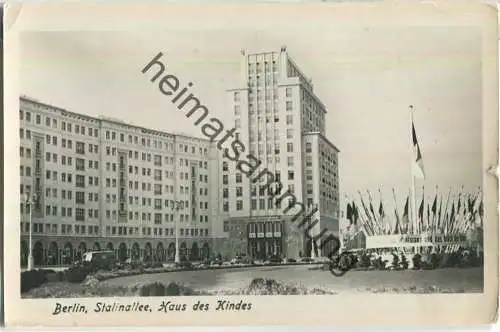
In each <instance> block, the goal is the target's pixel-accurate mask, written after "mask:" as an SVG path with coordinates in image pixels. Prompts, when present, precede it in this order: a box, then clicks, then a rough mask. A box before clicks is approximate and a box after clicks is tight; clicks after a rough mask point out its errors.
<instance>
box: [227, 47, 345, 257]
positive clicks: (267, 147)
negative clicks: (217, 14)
mask: <svg viewBox="0 0 500 332" xmlns="http://www.w3.org/2000/svg"><path fill="white" fill-rule="evenodd" d="M240 75H241V76H240V79H241V83H240V84H239V86H236V87H235V88H234V89H231V90H228V98H229V100H228V104H229V105H230V108H231V111H232V112H233V113H234V127H235V128H236V132H237V134H236V136H237V138H238V139H239V140H240V141H241V142H242V143H243V144H244V145H245V147H246V151H244V152H243V153H242V154H244V155H252V156H253V157H254V158H252V159H256V160H258V161H259V163H260V167H259V171H257V172H255V173H254V174H252V176H247V174H242V172H241V170H239V169H238V168H237V163H235V162H232V161H230V160H228V158H224V156H223V155H221V156H220V169H221V172H220V179H219V180H220V182H221V186H220V189H219V190H220V196H221V199H220V201H219V203H220V209H221V217H222V219H223V220H224V221H223V232H224V233H225V234H226V238H227V241H226V244H225V246H226V248H219V250H221V251H226V250H227V251H229V252H230V253H231V254H232V255H243V254H248V255H250V256H251V257H253V258H254V259H265V258H268V257H269V256H272V255H278V256H281V257H288V258H296V257H299V256H315V255H321V254H324V253H322V252H321V250H319V248H317V247H315V246H314V245H313V244H312V243H311V241H310V240H308V237H306V236H305V235H304V228H310V230H309V234H310V235H311V236H314V235H319V234H321V232H322V230H324V229H328V230H329V231H330V232H333V233H334V234H336V235H338V230H339V212H338V211H339V193H338V152H339V150H338V149H337V148H336V147H335V145H333V144H332V143H331V142H330V141H329V140H328V139H327V138H326V136H325V135H326V134H325V115H326V113H327V110H326V107H325V105H324V104H323V103H322V102H321V100H320V99H319V98H318V97H317V96H316V95H315V93H314V91H313V84H312V81H311V80H310V79H308V78H307V77H306V75H305V74H304V73H303V72H302V71H301V70H300V69H299V67H298V66H297V64H296V63H295V62H294V61H293V60H292V58H291V57H290V56H289V55H288V53H287V51H286V48H285V47H283V48H282V49H281V51H280V52H262V53H252V54H247V53H245V52H244V51H242V54H241V73H240ZM262 169H266V170H267V171H268V172H269V173H268V174H273V176H274V179H275V181H279V182H280V183H281V187H282V188H281V189H282V190H281V197H282V199H281V200H280V199H279V198H278V199H277V197H274V198H273V197H272V196H270V195H269V192H268V188H269V186H268V185H266V184H267V179H266V177H264V176H263V177H258V176H257V173H258V172H260V170H262ZM292 196H293V197H292ZM299 214H302V215H304V216H305V215H306V214H311V215H312V216H313V218H312V220H313V221H314V220H315V219H316V220H318V222H316V223H315V224H314V222H313V224H312V225H309V227H305V226H303V227H302V228H301V227H299V226H298V224H300V221H301V219H302V218H297V217H298V215H299ZM294 217H295V218H294ZM221 245H222V244H221ZM219 247H220V246H219Z"/></svg>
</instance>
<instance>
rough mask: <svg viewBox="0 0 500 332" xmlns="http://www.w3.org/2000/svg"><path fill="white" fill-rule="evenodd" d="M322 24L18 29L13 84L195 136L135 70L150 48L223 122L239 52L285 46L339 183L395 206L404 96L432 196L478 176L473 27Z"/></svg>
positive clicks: (406, 141)
mask: <svg viewBox="0 0 500 332" xmlns="http://www.w3.org/2000/svg"><path fill="white" fill-rule="evenodd" d="M457 29H460V28H456V27H453V28H445V27H441V28H400V29H394V28H381V27H379V28H377V27H359V28H354V27H339V26H335V25H334V24H332V25H321V27H318V26H315V25H312V24H307V23H306V22H303V23H302V24H301V23H300V22H295V23H294V24H290V25H288V26H282V28H276V29H273V30H272V31H269V30H268V31H263V30H261V31H259V30H256V29H254V28H249V27H246V26H243V27H242V28H241V29H235V28H233V29H224V30H202V29H201V28H196V27H195V28H193V29H189V30H188V29H185V30H174V29H173V28H171V29H169V30H161V31H158V32H157V33H154V34H153V33H151V32H149V33H140V32H133V33H131V32H70V33H68V32H43V33H24V34H23V35H22V38H21V47H22V48H21V50H22V65H21V73H22V74H21V92H22V93H23V94H26V95H28V96H31V97H34V98H37V99H39V100H41V101H43V102H48V103H52V104H54V105H57V106H60V107H63V108H66V109H68V110H70V111H74V112H81V113H84V114H88V115H92V116H98V115H105V116H109V117H115V118H119V119H123V120H124V121H126V122H130V123H133V124H136V125H141V126H145V127H150V128H155V129H160V130H166V131H173V132H182V133H186V134H192V135H196V136H200V131H199V128H198V127H195V126H194V125H193V123H192V120H190V119H186V118H185V117H184V115H183V114H182V113H180V112H179V111H178V110H177V109H176V108H175V107H174V106H172V105H171V102H170V99H168V98H166V97H165V96H163V95H162V94H161V93H160V92H159V91H158V89H157V87H156V86H155V85H153V84H151V83H150V82H149V81H148V80H147V78H146V77H145V76H144V75H142V74H141V73H140V70H141V69H142V68H143V67H144V65H145V64H147V63H148V62H149V60H150V59H152V58H153V57H154V56H155V55H156V54H157V53H158V52H160V51H161V52H164V53H166V57H165V58H164V60H165V61H166V62H167V67H168V71H170V72H171V73H173V74H175V75H176V76H177V77H178V78H179V79H180V81H181V84H186V83H187V82H188V80H189V81H191V82H193V84H194V87H193V88H191V90H192V92H193V93H195V94H196V95H197V96H199V98H200V100H202V102H203V103H204V104H205V105H206V106H207V107H208V108H209V109H210V111H211V112H212V114H214V115H216V116H217V117H219V118H220V119H221V120H222V121H223V122H225V124H226V127H227V128H231V127H232V126H233V124H232V122H231V121H230V114H231V111H230V108H229V107H228V105H227V104H226V102H225V90H226V89H229V88H232V87H235V86H237V85H238V82H237V78H238V73H239V62H238V60H239V55H240V49H243V48H244V49H247V52H252V51H262V50H276V51H279V49H280V47H281V46H282V45H286V46H287V50H288V51H289V54H290V55H291V56H292V57H293V58H294V60H295V62H296V63H297V64H298V66H299V67H300V68H301V69H302V71H303V72H304V73H305V74H306V75H308V76H309V77H310V78H312V81H313V84H314V89H315V92H316V94H317V96H318V97H319V98H320V99H321V100H322V101H323V102H324V104H325V105H326V107H327V109H328V114H327V117H326V131H327V133H326V135H327V137H328V138H329V139H330V140H331V141H332V142H333V143H334V144H335V145H337V146H338V147H339V149H340V151H341V152H340V156H339V163H340V170H339V175H340V191H341V196H342V198H343V196H344V193H346V194H348V195H349V196H350V197H352V196H353V195H356V192H357V190H362V191H363V192H365V191H366V190H370V191H372V194H373V196H374V197H375V198H376V201H378V197H379V195H378V190H379V188H381V189H382V192H383V196H384V199H385V200H388V201H390V202H392V188H395V190H396V193H397V195H398V200H399V204H401V205H402V204H403V200H404V197H403V196H404V195H403V192H407V191H408V190H409V185H410V179H411V178H410V158H411V155H412V152H411V142H410V136H409V134H410V124H409V112H408V106H409V105H410V104H413V105H414V106H415V108H416V111H415V125H416V130H417V135H418V138H419V141H420V147H421V151H422V155H423V161H424V166H425V170H426V173H427V178H426V180H425V181H423V182H422V181H417V187H418V188H421V186H422V185H425V186H426V195H429V196H430V195H434V193H435V187H436V185H438V186H439V188H440V191H442V192H447V191H448V188H449V187H450V186H452V187H453V188H454V189H457V190H458V189H459V188H460V186H461V185H464V186H465V187H466V188H467V189H469V190H470V191H473V190H475V189H476V188H477V187H478V186H479V185H480V184H481V173H482V172H481V107H482V105H481V93H482V92H481V89H482V87H481V83H482V78H481V45H480V37H481V35H480V30H475V29H472V28H471V29H466V28H462V30H461V31H460V32H458V31H457Z"/></svg>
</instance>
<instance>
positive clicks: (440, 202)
mask: <svg viewBox="0 0 500 332" xmlns="http://www.w3.org/2000/svg"><path fill="white" fill-rule="evenodd" d="M442 207H443V197H441V199H440V200H439V212H438V220H437V225H436V230H437V229H439V227H440V226H441V223H442V219H441V216H442V215H441V212H442Z"/></svg>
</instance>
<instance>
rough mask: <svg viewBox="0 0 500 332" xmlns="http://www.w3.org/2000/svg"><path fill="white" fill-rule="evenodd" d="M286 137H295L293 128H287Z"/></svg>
mask: <svg viewBox="0 0 500 332" xmlns="http://www.w3.org/2000/svg"><path fill="white" fill-rule="evenodd" d="M286 138H293V129H287V130H286Z"/></svg>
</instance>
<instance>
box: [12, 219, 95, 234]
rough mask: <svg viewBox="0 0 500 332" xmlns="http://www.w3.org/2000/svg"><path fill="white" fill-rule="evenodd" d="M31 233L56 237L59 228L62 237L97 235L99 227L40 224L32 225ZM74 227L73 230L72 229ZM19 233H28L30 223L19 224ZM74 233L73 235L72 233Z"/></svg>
mask: <svg viewBox="0 0 500 332" xmlns="http://www.w3.org/2000/svg"><path fill="white" fill-rule="evenodd" d="M32 225H33V226H32V227H33V230H32V231H33V233H37V234H40V233H45V234H53V235H56V234H58V232H59V226H60V229H61V234H64V235H73V234H77V235H85V234H88V235H96V236H97V235H99V226H93V225H68V224H62V225H59V224H50V223H47V224H42V223H33V224H32ZM73 226H74V228H73ZM21 231H23V232H25V233H28V232H29V231H30V223H28V222H26V223H21ZM73 231H74V233H73Z"/></svg>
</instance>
